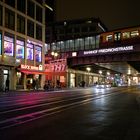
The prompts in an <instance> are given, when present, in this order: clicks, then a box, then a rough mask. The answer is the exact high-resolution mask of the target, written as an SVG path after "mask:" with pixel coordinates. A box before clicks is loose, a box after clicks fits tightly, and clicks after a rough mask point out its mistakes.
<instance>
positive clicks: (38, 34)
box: [36, 25, 42, 41]
mask: <svg viewBox="0 0 140 140" xmlns="http://www.w3.org/2000/svg"><path fill="white" fill-rule="evenodd" d="M36 39H38V40H41V41H42V26H40V25H36Z"/></svg>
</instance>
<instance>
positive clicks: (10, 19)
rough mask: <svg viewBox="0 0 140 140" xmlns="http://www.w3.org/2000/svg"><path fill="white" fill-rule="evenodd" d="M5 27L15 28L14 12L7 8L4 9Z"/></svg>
mask: <svg viewBox="0 0 140 140" xmlns="http://www.w3.org/2000/svg"><path fill="white" fill-rule="evenodd" d="M5 27H7V28H9V29H11V30H15V13H14V12H13V11H11V10H9V9H5Z"/></svg>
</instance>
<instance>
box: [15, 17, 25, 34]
mask: <svg viewBox="0 0 140 140" xmlns="http://www.w3.org/2000/svg"><path fill="white" fill-rule="evenodd" d="M17 31H18V32H19V33H23V34H25V18H24V17H22V16H19V15H17Z"/></svg>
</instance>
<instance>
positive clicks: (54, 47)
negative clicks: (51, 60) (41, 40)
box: [51, 43, 56, 51]
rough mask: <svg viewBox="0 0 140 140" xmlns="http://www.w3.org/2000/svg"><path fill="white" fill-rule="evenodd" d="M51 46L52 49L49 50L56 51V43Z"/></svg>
mask: <svg viewBox="0 0 140 140" xmlns="http://www.w3.org/2000/svg"><path fill="white" fill-rule="evenodd" d="M51 45H52V46H51V47H52V48H51V49H52V51H56V43H52V44H51Z"/></svg>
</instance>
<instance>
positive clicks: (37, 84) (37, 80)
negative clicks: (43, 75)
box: [35, 78, 39, 90]
mask: <svg viewBox="0 0 140 140" xmlns="http://www.w3.org/2000/svg"><path fill="white" fill-rule="evenodd" d="M35 82H36V90H38V89H39V79H38V78H37V79H36V81H35Z"/></svg>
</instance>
